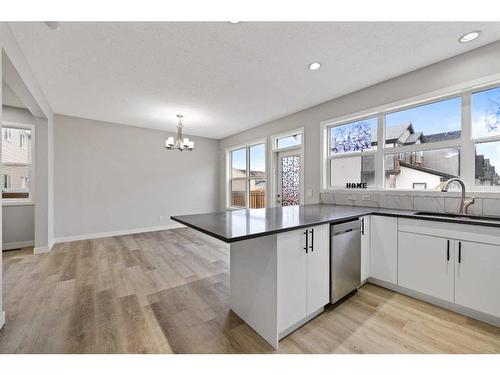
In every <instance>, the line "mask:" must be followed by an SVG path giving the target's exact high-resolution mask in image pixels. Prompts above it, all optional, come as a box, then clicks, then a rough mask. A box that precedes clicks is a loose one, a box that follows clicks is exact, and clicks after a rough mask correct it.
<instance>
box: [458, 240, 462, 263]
mask: <svg viewBox="0 0 500 375" xmlns="http://www.w3.org/2000/svg"><path fill="white" fill-rule="evenodd" d="M458 263H462V241H459V242H458Z"/></svg>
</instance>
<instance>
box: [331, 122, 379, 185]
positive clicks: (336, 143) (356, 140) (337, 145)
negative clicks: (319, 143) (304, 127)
mask: <svg viewBox="0 0 500 375" xmlns="http://www.w3.org/2000/svg"><path fill="white" fill-rule="evenodd" d="M376 149H377V118H376V117H372V118H367V119H361V120H359V121H355V122H350V123H347V124H340V125H338V126H333V127H331V128H329V129H328V152H329V157H328V158H329V168H330V170H329V173H330V186H336V187H345V186H347V184H357V183H360V182H361V183H366V184H367V186H369V187H373V186H375V154H374V152H375V151H376Z"/></svg>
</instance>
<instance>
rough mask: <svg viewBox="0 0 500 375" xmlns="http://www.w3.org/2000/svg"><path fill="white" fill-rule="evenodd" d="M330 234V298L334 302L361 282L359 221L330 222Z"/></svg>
mask: <svg viewBox="0 0 500 375" xmlns="http://www.w3.org/2000/svg"><path fill="white" fill-rule="evenodd" d="M330 236H331V241H330V255H331V256H330V263H331V264H330V300H331V302H332V303H335V302H337V301H338V300H339V299H341V298H342V297H345V296H346V295H347V294H349V293H350V292H352V291H353V290H355V289H357V288H358V287H359V285H360V284H361V223H360V221H359V220H352V221H348V222H345V223H341V224H332V225H331V228H330Z"/></svg>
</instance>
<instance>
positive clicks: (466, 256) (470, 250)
mask: <svg viewBox="0 0 500 375" xmlns="http://www.w3.org/2000/svg"><path fill="white" fill-rule="evenodd" d="M455 252H456V253H455V262H456V263H455V303H456V304H458V305H462V306H465V307H469V308H471V309H474V310H478V311H481V312H484V313H486V314H490V315H493V316H496V317H500V291H499V287H500V246H497V245H486V244H481V243H476V242H467V241H456V245H455Z"/></svg>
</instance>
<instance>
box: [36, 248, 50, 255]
mask: <svg viewBox="0 0 500 375" xmlns="http://www.w3.org/2000/svg"><path fill="white" fill-rule="evenodd" d="M50 250H51V247H48V246H36V247H34V248H33V254H43V253H48V252H50Z"/></svg>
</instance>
